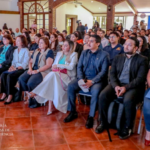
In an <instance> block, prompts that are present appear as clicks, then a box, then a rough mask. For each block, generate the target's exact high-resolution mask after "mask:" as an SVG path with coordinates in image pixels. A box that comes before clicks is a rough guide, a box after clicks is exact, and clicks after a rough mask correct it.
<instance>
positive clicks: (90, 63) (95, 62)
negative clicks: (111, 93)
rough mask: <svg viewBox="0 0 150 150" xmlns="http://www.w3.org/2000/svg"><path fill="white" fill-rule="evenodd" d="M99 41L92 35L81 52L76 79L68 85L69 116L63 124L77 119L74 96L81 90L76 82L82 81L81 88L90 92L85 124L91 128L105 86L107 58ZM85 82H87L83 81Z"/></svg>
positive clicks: (97, 37)
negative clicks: (86, 47)
mask: <svg viewBox="0 0 150 150" xmlns="http://www.w3.org/2000/svg"><path fill="white" fill-rule="evenodd" d="M100 43H101V39H100V37H99V36H98V35H92V36H91V37H90V39H89V47H90V48H89V49H88V50H86V51H83V52H82V54H81V57H80V59H79V63H78V67H77V78H76V79H74V80H73V81H72V82H71V83H69V85H68V91H67V92H68V101H69V104H68V111H70V113H69V115H68V116H67V117H66V118H65V119H64V122H66V123H67V122H70V121H72V120H74V119H76V118H77V117H78V113H77V111H76V103H75V101H76V94H77V93H78V92H79V91H80V90H81V88H80V87H79V84H78V81H82V82H83V83H82V86H84V88H86V89H87V90H89V91H90V93H91V95H92V97H91V102H90V112H89V116H88V118H87V122H86V128H92V127H93V117H94V116H95V111H96V105H97V102H98V96H99V93H100V92H101V91H102V89H103V88H104V87H105V86H106V85H107V78H108V67H109V56H108V54H107V53H106V52H104V51H103V50H101V49H99V48H98V46H99V44H100ZM85 79H86V80H87V82H86V81H85V82H84V81H83V80H85Z"/></svg>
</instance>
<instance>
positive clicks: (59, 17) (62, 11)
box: [56, 3, 93, 32]
mask: <svg viewBox="0 0 150 150" xmlns="http://www.w3.org/2000/svg"><path fill="white" fill-rule="evenodd" d="M66 15H77V16H78V20H81V22H82V24H83V25H85V24H87V25H88V28H89V29H90V28H92V26H93V16H92V14H91V13H90V12H89V11H87V10H86V9H84V8H83V7H82V6H80V5H77V8H76V7H75V5H74V4H67V3H65V4H63V5H61V6H59V7H58V8H56V27H57V28H58V30H59V31H60V32H62V31H63V30H64V29H66V26H65V25H66V22H65V21H66V18H65V17H66Z"/></svg>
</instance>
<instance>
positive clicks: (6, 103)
mask: <svg viewBox="0 0 150 150" xmlns="http://www.w3.org/2000/svg"><path fill="white" fill-rule="evenodd" d="M10 103H12V100H11V101H10V102H5V103H4V104H5V105H8V104H10Z"/></svg>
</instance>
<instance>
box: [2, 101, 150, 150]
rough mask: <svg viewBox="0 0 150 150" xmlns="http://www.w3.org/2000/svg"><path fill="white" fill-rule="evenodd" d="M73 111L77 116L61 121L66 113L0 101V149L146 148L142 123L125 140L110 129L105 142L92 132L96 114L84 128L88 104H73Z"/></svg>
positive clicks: (132, 149)
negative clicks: (90, 124) (137, 131)
mask: <svg viewBox="0 0 150 150" xmlns="http://www.w3.org/2000/svg"><path fill="white" fill-rule="evenodd" d="M77 110H78V112H80V113H79V117H78V119H76V120H74V121H72V122H71V123H67V124H65V123H63V119H64V118H65V117H66V116H67V114H63V113H60V112H58V111H55V112H54V113H53V114H52V115H49V116H47V115H46V113H47V106H46V107H39V108H35V109H29V108H28V105H27V104H24V102H17V103H12V104H10V105H7V106H5V105H4V104H3V102H0V150H150V147H145V146H144V132H145V128H144V127H143V125H142V131H141V135H137V134H134V135H132V136H131V138H129V139H127V140H120V139H119V138H118V136H115V135H114V133H115V132H116V131H115V130H113V129H111V130H110V131H111V136H112V140H113V142H109V140H108V136H107V133H106V131H105V132H104V133H102V134H96V133H95V132H94V129H95V127H96V117H95V123H94V124H95V125H94V127H93V129H86V128H85V121H86V118H87V115H88V111H89V107H88V106H85V105H82V104H80V105H78V104H77ZM143 124H144V123H143ZM137 125H138V119H137ZM136 128H137V127H136Z"/></svg>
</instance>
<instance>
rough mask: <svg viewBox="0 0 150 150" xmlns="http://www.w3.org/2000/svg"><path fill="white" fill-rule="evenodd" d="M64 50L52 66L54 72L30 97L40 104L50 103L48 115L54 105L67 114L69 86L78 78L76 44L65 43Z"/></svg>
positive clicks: (47, 76)
mask: <svg viewBox="0 0 150 150" xmlns="http://www.w3.org/2000/svg"><path fill="white" fill-rule="evenodd" d="M62 49H63V50H62V51H61V52H58V53H57V56H56V58H55V61H54V63H53V65H52V70H53V71H51V72H50V73H49V74H47V75H46V77H45V78H44V80H43V81H42V83H40V84H39V85H38V86H37V87H36V88H35V89H34V90H33V91H32V92H31V93H30V97H34V98H35V99H36V100H37V102H38V103H45V102H46V101H49V107H48V113H47V115H49V114H51V113H52V108H53V105H54V106H55V108H56V109H57V110H59V111H61V112H63V113H66V112H67V106H68V98H67V92H66V90H67V86H68V84H69V83H70V82H71V81H72V80H73V79H74V78H75V77H76V65H77V62H78V54H77V53H76V52H74V43H73V42H72V41H65V42H64V44H63V46H62ZM58 70H59V72H58ZM61 72H63V73H61Z"/></svg>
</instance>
